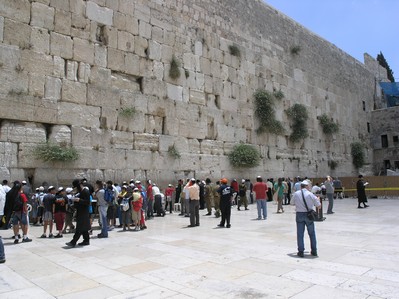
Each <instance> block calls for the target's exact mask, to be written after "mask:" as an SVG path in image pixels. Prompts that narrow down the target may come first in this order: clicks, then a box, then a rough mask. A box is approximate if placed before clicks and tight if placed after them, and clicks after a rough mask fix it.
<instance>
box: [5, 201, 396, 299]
mask: <svg viewBox="0 0 399 299" xmlns="http://www.w3.org/2000/svg"><path fill="white" fill-rule="evenodd" d="M325 203H326V202H325ZM369 204H370V208H367V209H357V208H356V207H357V202H356V199H353V198H348V199H343V200H336V202H335V208H334V210H335V212H336V213H335V214H334V215H328V217H327V220H326V221H324V222H321V223H316V233H317V239H318V251H319V257H318V258H314V257H311V256H309V248H308V247H307V248H306V250H307V251H306V252H305V258H298V257H297V256H296V233H295V220H294V219H295V218H294V217H295V214H294V212H293V207H291V206H285V209H286V211H285V213H284V214H276V205H274V204H271V203H268V219H267V220H265V221H263V220H260V221H259V220H255V218H256V206H255V205H250V206H249V208H250V210H249V211H237V209H236V208H235V207H234V208H233V210H232V227H231V228H230V229H227V228H216V224H217V223H218V219H215V218H214V217H213V216H212V217H210V216H201V226H200V227H195V228H187V227H186V226H187V225H188V224H189V220H188V218H184V217H181V216H178V215H177V213H175V214H172V215H169V213H168V214H167V216H166V217H164V218H155V219H154V220H150V221H148V222H147V226H148V229H147V230H145V231H141V232H121V231H119V229H117V230H114V231H112V232H110V237H109V238H108V239H97V238H95V237H93V238H92V239H91V245H90V246H86V247H76V248H73V249H67V248H66V247H65V246H64V243H65V242H67V241H69V240H70V235H65V236H64V238H63V239H40V238H39V236H40V235H41V233H42V228H41V227H31V237H32V238H33V242H31V243H26V244H25V243H23V244H18V245H14V244H13V240H12V239H11V238H10V237H11V231H10V230H8V231H0V235H1V236H2V237H3V240H4V243H5V250H6V259H7V262H6V263H5V264H0V298H2V299H5V298H23V297H26V298H63V299H66V298H96V299H97V298H295V299H300V298H322V299H328V298H340V299H341V298H350V299H357V298H370V299H371V298H399V238H398V236H399V230H398V224H399V216H398V215H399V201H398V200H393V199H371V200H370V201H369ZM324 209H326V205H325V207H324ZM205 213H206V212H205V211H200V214H201V215H203V214H205ZM97 233H98V231H95V233H94V234H93V235H96V234H97ZM305 244H306V246H309V245H308V244H309V241H308V237H307V236H306V240H305Z"/></svg>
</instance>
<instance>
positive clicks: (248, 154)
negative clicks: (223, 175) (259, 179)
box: [229, 143, 260, 168]
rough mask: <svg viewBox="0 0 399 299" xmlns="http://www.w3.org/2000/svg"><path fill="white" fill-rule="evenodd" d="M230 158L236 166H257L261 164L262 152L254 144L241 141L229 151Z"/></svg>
mask: <svg viewBox="0 0 399 299" xmlns="http://www.w3.org/2000/svg"><path fill="white" fill-rule="evenodd" d="M229 160H230V163H231V164H232V165H233V166H234V167H246V168H250V167H255V166H258V165H259V162H260V153H259V151H258V150H257V149H256V148H255V147H254V146H252V145H249V144H243V143H241V144H238V145H236V146H234V148H233V150H232V151H231V152H230V153H229Z"/></svg>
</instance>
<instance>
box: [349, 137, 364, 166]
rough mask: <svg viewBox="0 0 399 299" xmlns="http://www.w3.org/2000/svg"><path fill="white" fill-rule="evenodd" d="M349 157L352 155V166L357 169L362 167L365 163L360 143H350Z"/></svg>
mask: <svg viewBox="0 0 399 299" xmlns="http://www.w3.org/2000/svg"><path fill="white" fill-rule="evenodd" d="M351 155H352V163H353V165H354V166H355V167H356V168H357V169H359V168H361V167H363V165H364V163H365V161H364V160H365V157H364V146H363V144H362V143H361V142H353V143H351Z"/></svg>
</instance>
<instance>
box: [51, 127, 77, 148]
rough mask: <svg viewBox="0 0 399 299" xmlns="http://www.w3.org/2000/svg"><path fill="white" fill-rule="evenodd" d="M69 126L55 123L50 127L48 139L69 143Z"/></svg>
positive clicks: (70, 136) (54, 141)
mask: <svg viewBox="0 0 399 299" xmlns="http://www.w3.org/2000/svg"><path fill="white" fill-rule="evenodd" d="M71 133H72V132H71V128H70V127H68V126H65V125H55V126H53V127H52V128H51V132H50V134H49V137H48V141H50V142H53V143H58V144H65V145H70V144H71V142H72V135H71Z"/></svg>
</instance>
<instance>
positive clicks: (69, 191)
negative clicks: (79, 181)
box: [65, 187, 73, 193]
mask: <svg viewBox="0 0 399 299" xmlns="http://www.w3.org/2000/svg"><path fill="white" fill-rule="evenodd" d="M65 191H66V192H67V193H71V192H72V191H73V188H71V187H68V188H66V189H65Z"/></svg>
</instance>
